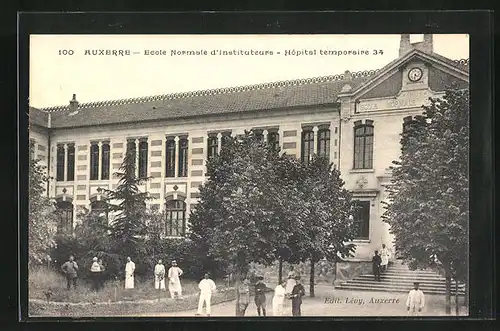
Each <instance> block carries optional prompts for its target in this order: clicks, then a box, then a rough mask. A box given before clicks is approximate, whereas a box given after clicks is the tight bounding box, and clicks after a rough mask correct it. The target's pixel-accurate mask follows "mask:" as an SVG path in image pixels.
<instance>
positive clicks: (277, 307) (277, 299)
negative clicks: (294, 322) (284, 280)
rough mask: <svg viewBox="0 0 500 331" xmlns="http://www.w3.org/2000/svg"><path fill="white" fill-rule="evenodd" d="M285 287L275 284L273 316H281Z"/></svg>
mask: <svg viewBox="0 0 500 331" xmlns="http://www.w3.org/2000/svg"><path fill="white" fill-rule="evenodd" d="M285 291H286V290H285V288H284V287H283V286H281V285H278V286H276V288H275V289H274V296H273V316H283V313H284V304H285Z"/></svg>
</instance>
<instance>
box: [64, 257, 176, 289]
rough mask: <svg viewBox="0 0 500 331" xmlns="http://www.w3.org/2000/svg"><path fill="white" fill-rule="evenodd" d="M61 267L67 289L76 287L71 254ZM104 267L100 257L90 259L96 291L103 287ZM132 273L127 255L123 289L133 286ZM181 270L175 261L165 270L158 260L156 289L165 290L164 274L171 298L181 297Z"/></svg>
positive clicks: (155, 276) (75, 270) (76, 277)
mask: <svg viewBox="0 0 500 331" xmlns="http://www.w3.org/2000/svg"><path fill="white" fill-rule="evenodd" d="M61 269H62V271H63V273H64V274H65V276H66V281H67V289H68V290H70V289H71V287H73V288H76V286H77V279H78V264H77V263H76V261H75V258H74V257H73V256H70V257H69V259H68V261H66V262H65V263H64V264H63V265H62V266H61ZM104 271H105V267H104V264H103V261H102V259H98V258H97V257H94V258H93V259H92V265H91V266H90V278H91V284H92V289H93V290H95V291H98V290H99V289H101V288H102V287H103V284H104V277H103V274H104ZM134 274H135V263H134V262H133V261H132V259H131V258H130V257H127V263H126V264H125V289H133V288H134V285H135V284H134ZM182 274H183V271H182V269H181V268H179V267H178V266H177V261H175V260H173V261H172V266H171V267H170V268H169V269H168V273H167V272H166V269H165V266H164V265H163V262H162V260H159V261H158V263H157V264H156V265H155V268H154V286H155V288H156V289H157V290H165V289H166V287H165V278H166V277H165V276H167V277H168V280H169V282H168V289H169V292H170V296H171V297H172V298H182V285H181V281H180V277H181V276H182Z"/></svg>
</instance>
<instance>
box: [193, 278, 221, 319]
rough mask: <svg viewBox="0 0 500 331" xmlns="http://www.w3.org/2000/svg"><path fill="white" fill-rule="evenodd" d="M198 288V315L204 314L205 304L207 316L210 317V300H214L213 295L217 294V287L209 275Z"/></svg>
mask: <svg viewBox="0 0 500 331" xmlns="http://www.w3.org/2000/svg"><path fill="white" fill-rule="evenodd" d="M198 288H199V289H200V300H199V301H198V313H196V315H201V314H202V313H203V304H204V303H205V307H206V312H207V316H210V313H211V311H210V310H211V309H210V308H211V307H210V300H211V299H212V294H213V293H215V290H216V287H215V283H214V281H213V280H211V279H210V275H209V274H208V273H206V274H205V278H204V279H202V280H201V282H200V283H199V284H198Z"/></svg>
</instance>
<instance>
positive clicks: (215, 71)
mask: <svg viewBox="0 0 500 331" xmlns="http://www.w3.org/2000/svg"><path fill="white" fill-rule="evenodd" d="M411 39H412V42H413V41H419V40H421V39H422V35H412V36H411ZM433 39H434V52H436V53H438V54H440V55H443V56H446V57H448V58H450V59H454V60H455V59H467V58H469V37H468V35H459V34H454V35H434V36H433ZM399 41H400V35H32V36H31V38H30V96H29V98H30V105H31V106H33V107H38V108H43V107H51V106H59V105H67V104H68V103H69V100H70V99H71V98H72V95H73V94H76V99H77V100H78V101H79V102H81V103H85V102H94V101H104V100H116V99H124V98H134V97H143V96H152V95H161V94H169V93H177V92H188V91H196V90H206V89H213V88H220V87H232V86H242V85H250V84H260V83H266V82H274V81H282V80H290V79H300V78H312V77H318V76H328V75H335V74H342V73H344V72H345V71H346V70H349V71H351V72H355V71H362V70H372V69H379V68H381V67H383V66H385V65H386V64H388V63H389V62H391V61H392V60H394V59H396V58H397V57H398V55H399V54H398V51H399ZM92 50H94V51H97V53H98V54H99V52H98V50H110V51H113V50H116V54H117V55H88V54H87V55H86V54H85V53H86V51H87V53H90V54H92ZM120 50H122V51H123V53H122V54H125V52H126V51H127V50H128V51H129V52H130V54H131V55H120V52H119V51H120ZM147 50H148V51H157V52H160V53H164V54H165V55H146V54H145V52H146V51H147ZM251 50H254V51H263V52H265V51H267V52H268V53H267V55H246V54H238V55H234V53H238V52H241V51H245V52H249V51H251ZM172 51H174V52H182V51H199V52H206V55H187V54H184V55H172ZM219 51H225V52H228V51H233V55H220V52H219ZM292 51H295V52H292ZM306 51H307V53H308V54H305V53H306ZM325 51H327V52H329V54H324V53H323V54H322V53H321V52H325ZM338 51H341V52H349V51H351V53H350V54H344V53H342V54H341V55H339V54H338ZM213 52H215V53H216V54H215V55H213V54H214V53H213ZM270 52H272V55H271V54H270ZM356 52H358V53H357V54H356ZM365 52H367V53H368V54H365ZM68 53H72V55H69V54H68ZM111 53H112V52H111ZM278 53H279V54H278ZM361 53H362V54H361Z"/></svg>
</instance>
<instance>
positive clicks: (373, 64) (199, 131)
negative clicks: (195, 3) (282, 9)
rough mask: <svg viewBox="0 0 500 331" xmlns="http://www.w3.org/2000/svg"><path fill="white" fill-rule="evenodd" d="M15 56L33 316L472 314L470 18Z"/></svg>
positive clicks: (180, 38) (153, 39)
mask: <svg viewBox="0 0 500 331" xmlns="http://www.w3.org/2000/svg"><path fill="white" fill-rule="evenodd" d="M29 55H30V77H29V88H30V92H29V102H30V108H29V138H30V155H31V158H30V166H29V180H30V182H29V208H30V210H29V277H28V278H29V284H28V297H29V306H28V314H29V316H30V317H100V316H102V317H108V316H113V317H193V318H194V317H198V318H205V317H207V316H212V317H222V316H245V317H257V318H258V317H259V316H260V317H261V318H264V317H265V318H276V317H288V318H293V317H295V316H332V317H342V316H363V317H364V316H382V317H389V316H397V317H413V316H423V317H432V316H456V315H460V316H468V304H469V300H468V275H469V269H468V252H469V237H468V227H469V209H468V206H469V205H468V197H469V180H468V178H469V159H468V155H469V60H468V59H469V36H468V35H461V34H391V35H375V34H372V35H351V34H350V35H334V34H329V35H314V34H309V35H31V36H30V54H29Z"/></svg>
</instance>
